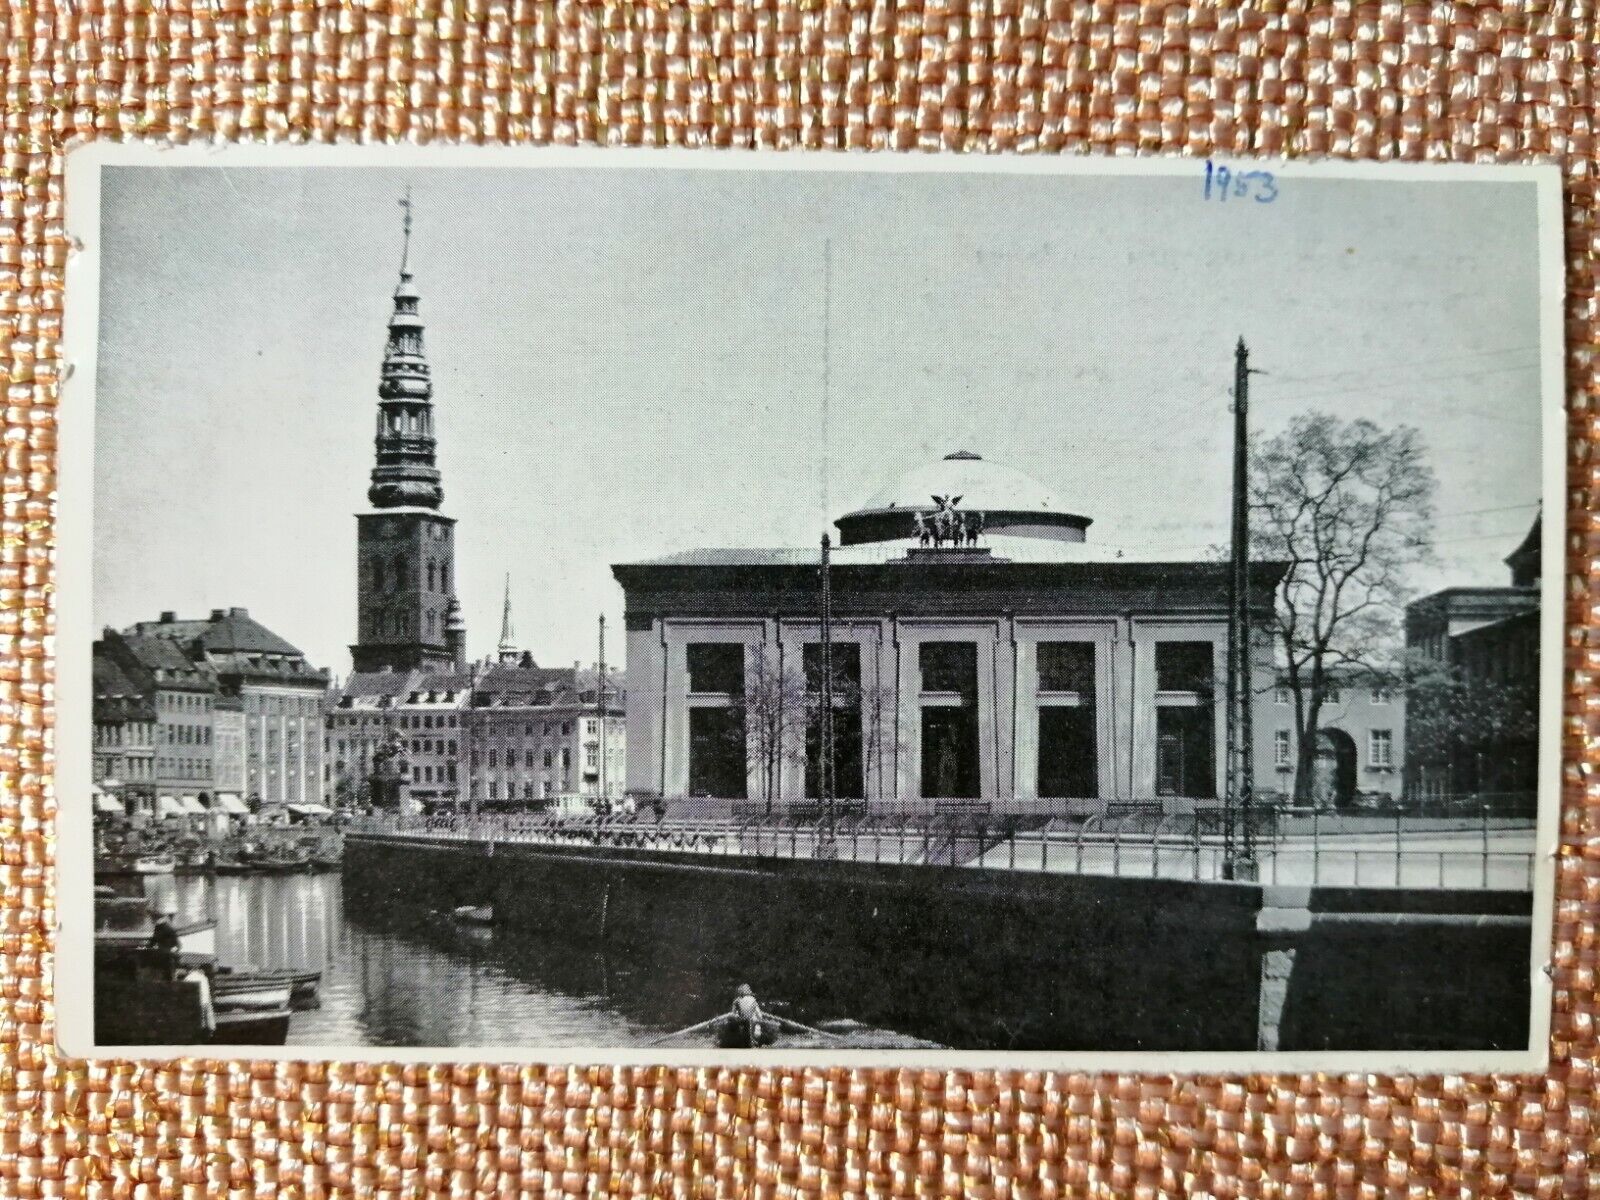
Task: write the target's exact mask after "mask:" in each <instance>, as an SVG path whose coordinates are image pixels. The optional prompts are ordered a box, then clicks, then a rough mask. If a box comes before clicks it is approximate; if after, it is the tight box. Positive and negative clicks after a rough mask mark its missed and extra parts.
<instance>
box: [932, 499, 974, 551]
mask: <svg viewBox="0 0 1600 1200" xmlns="http://www.w3.org/2000/svg"><path fill="white" fill-rule="evenodd" d="M933 502H934V503H935V504H937V505H938V506H939V507H938V508H936V509H935V510H934V512H933V544H934V546H935V548H942V547H943V546H944V545H945V543H946V542H948V543H949V544H950V545H951V546H959V545H961V541H962V538H963V537H964V536H965V529H966V522H965V521H964V520H963V519H962V515H961V514H960V513H958V512H957V511H956V505H958V504H960V503H961V497H960V496H935V497H933Z"/></svg>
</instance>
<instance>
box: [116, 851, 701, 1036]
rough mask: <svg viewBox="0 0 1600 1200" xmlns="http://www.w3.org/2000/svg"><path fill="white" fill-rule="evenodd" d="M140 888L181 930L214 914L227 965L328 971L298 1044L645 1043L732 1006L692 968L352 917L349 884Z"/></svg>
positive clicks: (284, 881)
mask: <svg viewBox="0 0 1600 1200" xmlns="http://www.w3.org/2000/svg"><path fill="white" fill-rule="evenodd" d="M131 882H133V886H135V887H137V886H139V885H140V884H141V883H142V886H143V888H144V890H145V893H146V895H147V896H148V897H149V898H150V899H151V901H152V902H153V903H154V904H156V905H158V906H160V907H170V908H172V909H173V910H175V911H176V912H177V913H178V914H179V917H180V919H181V920H188V919H198V918H202V917H206V916H211V917H214V918H215V919H216V921H217V952H218V955H219V956H220V958H221V959H222V960H223V961H224V962H227V963H231V964H234V965H236V966H245V965H254V966H259V967H301V966H304V967H313V968H316V969H318V970H320V971H322V973H323V977H322V1006H321V1008H320V1009H318V1010H315V1011H312V1012H305V1013H297V1014H296V1015H295V1017H294V1020H293V1023H292V1025H291V1027H290V1031H289V1040H290V1043H291V1044H296V1045H307V1046H315V1045H360V1046H466V1045H478V1046H487V1045H503V1046H515V1045H535V1044H539V1045H547V1046H628V1045H640V1044H642V1043H643V1042H647V1041H649V1040H650V1039H651V1038H654V1037H657V1036H659V1035H661V1034H663V1033H667V1032H670V1031H671V1030H674V1029H679V1028H682V1027H683V1026H685V1025H689V1024H692V1023H694V1022H696V1021H700V1020H703V1019H704V1018H705V1017H706V1016H707V1015H709V1014H711V1013H714V1012H717V1011H719V1010H720V1009H721V1008H722V1007H723V1006H724V1005H725V1004H726V1003H727V1001H728V996H729V995H731V985H728V984H727V983H726V981H725V980H724V979H722V978H719V977H716V978H710V979H708V978H706V977H704V976H702V975H701V973H699V972H698V971H696V970H692V969H691V970H687V971H682V970H679V971H671V970H668V971H662V970H659V969H657V968H654V967H652V968H650V969H649V970H644V969H643V968H638V967H630V966H629V965H628V964H617V963H614V962H608V961H607V958H606V956H604V955H601V954H597V953H589V952H585V951H584V950H582V949H581V948H574V947H572V946H566V945H562V946H555V945H545V944H541V943H539V942H537V941H535V940H533V939H530V938H526V937H515V938H512V937H506V936H505V935H500V936H496V935H495V934H494V933H492V932H491V931H489V930H487V929H478V928H471V927H465V926H460V925H458V924H456V923H455V922H454V921H452V920H451V919H449V917H448V916H446V915H444V914H437V913H429V912H427V911H417V912H411V913H403V914H388V915H387V916H386V917H384V918H383V919H380V918H378V917H377V916H376V915H375V914H373V913H372V912H370V911H361V910H360V908H359V907H358V906H356V905H353V904H352V905H351V906H350V907H349V908H348V909H347V907H346V905H345V902H344V898H343V894H342V887H341V879H340V877H339V876H338V875H290V876H281V877H221V878H216V879H207V878H201V877H187V876H154V877H146V878H145V879H143V880H142V881H131Z"/></svg>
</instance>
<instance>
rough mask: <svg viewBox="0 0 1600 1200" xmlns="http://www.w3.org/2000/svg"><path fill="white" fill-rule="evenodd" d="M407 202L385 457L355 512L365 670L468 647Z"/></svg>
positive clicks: (444, 661)
mask: <svg viewBox="0 0 1600 1200" xmlns="http://www.w3.org/2000/svg"><path fill="white" fill-rule="evenodd" d="M400 206H401V207H402V208H403V209H404V210H405V220H404V231H405V238H404V244H403V248H402V250H401V253H400V284H399V286H398V287H396V288H395V290H394V314H393V315H392V316H391V317H390V318H389V340H388V344H387V345H386V346H385V348H384V352H383V369H382V373H381V375H380V378H379V383H378V429H377V438H376V448H377V462H376V464H375V465H374V466H373V468H372V486H371V487H370V488H368V489H367V499H368V500H369V501H370V502H371V504H372V509H371V511H369V512H363V513H358V514H357V515H356V570H357V578H356V595H357V600H356V622H357V624H356V643H355V645H353V646H351V647H350V657H351V659H352V660H353V662H354V666H355V669H356V670H357V671H412V670H443V671H448V670H450V669H452V668H453V667H455V666H456V665H457V664H458V662H459V660H460V659H461V658H463V657H464V653H463V650H462V647H463V645H464V641H465V631H464V629H463V628H462V625H461V616H460V607H459V605H457V604H456V598H455V521H454V520H453V519H452V518H450V517H447V516H445V515H444V514H443V513H441V512H440V511H439V505H440V504H441V503H442V502H443V500H444V490H443V488H441V487H440V485H439V468H438V466H437V465H436V464H435V460H434V450H435V442H434V433H433V381H432V379H431V378H430V377H429V375H428V363H427V359H426V358H425V357H424V355H423V350H422V328H423V327H422V317H421V315H420V314H419V313H418V299H419V297H418V293H417V288H416V285H415V284H414V283H413V282H412V277H411V269H410V255H411V196H410V193H409V192H407V194H406V198H405V199H404V200H402V201H400Z"/></svg>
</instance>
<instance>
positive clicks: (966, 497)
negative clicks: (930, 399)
mask: <svg viewBox="0 0 1600 1200" xmlns="http://www.w3.org/2000/svg"><path fill="white" fill-rule="evenodd" d="M935 496H950V497H952V498H954V497H956V496H959V497H961V503H960V507H961V508H963V509H966V510H967V511H968V512H971V511H974V510H982V511H995V512H1015V513H1023V512H1034V513H1040V512H1046V513H1067V512H1068V511H1069V510H1068V509H1067V507H1066V506H1065V505H1064V504H1062V503H1061V501H1060V500H1059V499H1058V498H1057V497H1056V495H1055V493H1053V492H1051V491H1050V489H1049V488H1047V487H1045V486H1044V484H1042V483H1040V482H1039V481H1038V480H1037V479H1035V478H1033V477H1032V476H1031V475H1025V474H1023V473H1022V472H1021V471H1019V470H1017V469H1016V468H1015V467H1008V466H1005V465H1004V464H1002V463H995V462H988V461H986V460H985V459H984V458H982V457H981V456H979V455H977V454H973V453H972V452H971V451H970V450H958V451H957V452H956V453H954V454H947V455H945V456H944V457H943V458H941V459H940V460H939V461H937V462H931V463H928V464H927V465H925V466H921V467H917V468H916V469H914V470H911V471H907V472H906V473H905V474H904V475H902V476H900V477H899V478H898V479H896V480H895V481H894V482H893V483H891V484H890V485H889V486H888V487H886V488H884V489H883V490H882V491H881V492H879V493H878V494H877V495H876V496H874V497H873V498H872V499H871V500H870V501H869V502H868V503H867V505H866V507H867V508H868V509H885V508H909V509H931V508H937V507H938V505H937V503H936V502H935V500H934V497H935Z"/></svg>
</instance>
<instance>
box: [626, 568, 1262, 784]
mask: <svg viewBox="0 0 1600 1200" xmlns="http://www.w3.org/2000/svg"><path fill="white" fill-rule="evenodd" d="M807 557H810V558H811V559H812V561H810V562H804V559H805V558H807ZM839 557H840V558H842V559H843V560H844V561H842V562H840V563H839V565H837V566H835V567H834V568H833V569H832V571H831V577H832V597H833V604H834V619H833V641H834V644H835V647H836V650H837V656H836V659H837V658H842V659H843V661H844V662H846V663H848V664H854V665H853V666H847V667H846V668H845V670H846V671H848V672H849V673H850V674H851V675H852V676H854V677H855V681H854V682H853V683H849V684H846V685H844V686H842V687H841V688H840V689H839V691H840V692H841V693H843V694H844V696H845V697H846V698H845V700H844V702H843V704H842V706H841V707H843V708H845V709H846V711H845V712H843V713H842V714H841V718H840V719H841V721H842V722H843V725H844V727H845V733H846V736H845V738H844V739H843V741H842V743H841V744H843V745H845V746H846V747H847V749H846V754H847V756H855V755H858V756H859V760H860V765H859V767H856V766H854V765H853V763H854V759H853V758H852V767H851V771H850V774H851V775H852V778H849V779H843V780H841V781H840V783H839V786H838V789H837V795H838V796H840V797H842V798H843V797H849V796H854V797H859V798H861V799H863V800H864V801H865V802H866V803H868V804H869V805H886V806H894V807H897V808H901V809H916V808H923V807H927V806H938V805H941V804H950V803H957V804H959V803H962V802H977V803H980V804H986V805H988V806H990V807H1017V808H1021V809H1030V810H1041V811H1080V812H1099V811H1105V810H1106V809H1108V808H1110V807H1112V806H1115V805H1119V804H1121V805H1132V804H1141V805H1144V804H1160V805H1162V806H1164V807H1168V808H1173V809H1181V808H1186V807H1192V806H1193V805H1194V804H1195V803H1196V802H1209V801H1213V800H1215V799H1216V798H1217V797H1218V796H1220V795H1221V794H1222V792H1223V788H1224V777H1223V773H1224V770H1225V765H1226V742H1225V737H1226V722H1225V719H1224V717H1225V704H1224V701H1223V681H1224V679H1225V675H1226V646H1227V568H1226V566H1225V565H1220V564H1216V563H1184V564H1135V563H1125V562H1123V563H1102V564H1085V563H1072V562H1054V563H1041V562H1030V563H1022V562H1016V561H1009V562H1008V561H999V560H998V559H996V558H991V557H987V556H985V555H982V554H972V555H970V556H965V557H963V558H962V559H961V560H960V561H929V560H923V561H919V560H918V559H917V557H916V556H915V555H906V556H904V557H896V558H890V559H884V560H882V561H875V562H865V563H864V562H853V561H851V560H850V557H849V552H848V551H841V552H839ZM797 559H798V560H800V561H796V560H797ZM802 563H803V565H802ZM614 573H615V575H616V577H617V579H618V581H619V582H620V583H621V584H622V587H623V591H624V595H625V598H626V606H627V631H628V632H627V637H628V658H627V661H628V788H629V791H630V792H633V793H635V794H636V795H639V796H641V797H648V798H651V799H654V798H656V797H660V798H662V799H663V800H666V801H674V800H680V799H684V798H695V799H709V800H732V801H736V802H747V803H748V802H750V801H752V800H755V801H757V802H762V801H769V800H770V801H771V802H772V803H773V804H775V805H777V804H787V803H791V802H803V801H808V800H814V799H815V798H816V795H817V793H816V789H815V785H814V777H815V773H816V772H815V767H814V763H813V761H812V760H814V758H815V748H814V743H815V740H816V739H815V738H814V737H812V736H810V735H808V734H807V732H806V730H805V728H804V725H805V724H806V722H807V721H808V720H810V718H805V717H802V718H800V719H799V720H798V721H796V720H788V721H784V720H781V719H780V720H779V721H778V722H777V723H776V728H777V729H778V731H779V736H778V737H777V738H776V739H774V741H775V742H776V743H777V745H776V748H775V749H773V750H771V751H768V750H767V747H766V745H765V744H764V742H763V744H762V745H761V746H759V747H756V748H755V752H752V747H753V744H754V743H755V742H758V741H763V739H760V738H758V737H756V736H755V735H751V734H750V730H751V728H752V725H753V724H760V723H761V722H763V721H766V722H768V723H770V722H771V718H770V714H768V713H763V712H757V711H755V709H756V708H757V707H759V705H758V704H753V703H752V696H757V695H758V694H759V695H760V696H763V697H765V699H764V700H762V701H761V703H762V704H764V705H765V706H766V707H767V708H769V709H770V708H771V707H772V705H773V697H774V696H775V697H776V702H777V703H778V704H782V703H784V702H785V701H787V703H788V704H789V705H790V706H791V707H794V706H796V705H798V706H806V705H807V704H808V703H809V704H811V705H813V706H814V704H815V696H816V695H817V694H818V693H817V689H816V688H815V687H814V686H808V684H807V681H806V675H807V670H806V656H807V648H808V647H811V646H815V645H816V644H818V643H819V642H820V640H821V631H820V623H819V620H818V618H817V615H816V613H817V609H818V587H817V566H816V562H815V557H814V556H811V555H806V554H799V555H795V554H788V553H786V552H771V553H763V552H760V551H755V552H749V553H734V552H726V553H725V552H710V553H708V554H705V555H700V556H696V555H687V556H679V557H677V558H674V559H669V560H663V561H659V562H655V563H639V564H624V565H619V566H617V567H615V568H614ZM1278 573H1279V569H1278V568H1275V567H1274V566H1272V565H1270V564H1260V565H1258V568H1257V569H1256V571H1255V572H1254V577H1253V585H1254V593H1253V596H1252V607H1253V611H1255V613H1256V614H1257V617H1258V621H1259V623H1260V624H1261V627H1262V628H1264V627H1265V625H1264V623H1265V620H1266V618H1267V616H1268V614H1270V611H1271V603H1272V590H1273V587H1274V586H1275V585H1276V582H1277V575H1278ZM708 646H711V647H714V646H730V647H736V648H737V650H738V663H737V667H735V668H733V669H732V672H731V675H730V673H729V671H728V670H727V669H726V668H725V669H724V671H723V672H722V673H723V675H724V677H731V678H734V679H735V680H737V679H738V678H739V677H740V676H742V678H743V683H742V687H743V693H742V694H741V693H740V691H739V688H740V686H741V685H740V684H739V683H737V682H735V683H733V684H731V685H725V686H723V687H719V686H718V685H717V684H716V683H715V680H713V681H712V682H711V683H706V684H700V683H698V682H697V681H696V679H695V674H696V666H697V663H696V661H695V660H696V659H697V658H698V659H700V660H702V662H703V663H711V662H713V661H714V660H715V659H717V658H718V657H719V655H717V654H715V653H713V652H708V651H707V650H706V649H704V648H705V647H708ZM720 657H724V658H725V657H726V656H725V655H723V656H720ZM813 659H814V652H813ZM1255 660H1256V662H1257V664H1258V665H1257V671H1258V673H1259V674H1258V677H1260V678H1268V679H1270V678H1271V677H1272V672H1271V651H1270V647H1269V644H1268V642H1267V640H1266V638H1265V636H1264V635H1263V636H1261V637H1258V639H1257V653H1256V659H1255ZM835 669H836V673H837V672H838V671H839V668H838V667H837V666H836V668H835ZM708 670H709V668H708ZM713 673H714V672H713ZM812 673H813V674H814V673H815V672H814V671H813V672H812ZM771 675H775V676H776V677H777V680H778V681H779V682H778V686H776V687H773V686H771V685H770V684H768V683H767V682H765V681H764V680H763V679H762V677H763V676H771ZM835 703H836V705H840V701H839V700H837V699H836V701H835ZM1260 709H1261V705H1260V704H1259V703H1258V705H1257V712H1258V713H1259V712H1260ZM717 710H721V715H718V713H717ZM707 713H711V714H712V715H710V716H708V715H706V714H707ZM729 714H731V715H729ZM1264 726H1265V723H1264V722H1263V721H1261V720H1259V719H1258V720H1257V721H1256V752H1255V756H1256V762H1257V779H1258V781H1259V782H1258V787H1262V786H1264V785H1267V779H1266V778H1264V777H1263V773H1262V771H1261V769H1260V764H1261V763H1262V762H1264V761H1266V760H1265V759H1264V758H1263V752H1264V748H1265V749H1270V746H1271V733H1270V727H1264ZM730 739H731V740H732V741H733V742H735V743H737V742H739V741H740V740H741V739H742V740H743V742H744V744H743V745H738V746H737V747H736V749H735V751H734V755H735V757H736V758H742V759H743V760H744V761H743V763H742V766H743V768H744V769H743V770H742V771H739V770H736V771H735V772H734V775H733V776H730V777H728V778H727V779H725V780H724V782H727V781H729V780H731V783H732V787H731V788H724V789H716V791H722V792H726V791H731V792H732V793H733V794H732V795H728V794H720V795H719V794H715V792H714V791H711V790H707V789H706V788H704V787H702V786H701V784H702V783H704V782H706V781H708V780H710V779H711V778H712V776H711V775H707V774H706V773H704V772H701V771H698V770H697V767H696V764H695V758H696V756H697V755H701V756H705V755H708V754H711V753H714V752H715V750H716V749H717V747H718V746H719V745H726V744H727V742H728V741H729V740H730ZM836 740H838V739H837V738H836ZM951 747H955V748H956V750H955V751H954V752H952V750H951ZM856 748H858V749H856ZM936 755H938V756H943V758H944V759H945V760H946V765H945V766H939V765H938V764H937V763H936V762H935V756H936ZM764 757H765V758H769V759H770V760H772V761H773V763H774V765H775V766H776V770H775V771H774V772H772V773H771V774H772V775H774V776H775V777H776V784H775V786H769V784H768V782H767V779H768V772H767V771H766V770H765V769H764V767H765V766H766V764H765V763H764V762H763V761H761V760H762V758H764ZM697 793H701V794H700V795H697ZM1051 793H1060V794H1051Z"/></svg>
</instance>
